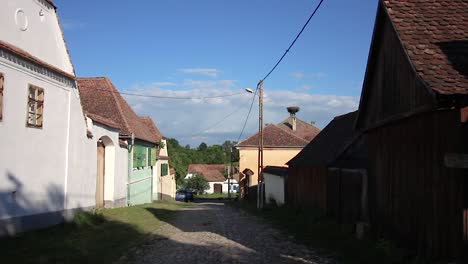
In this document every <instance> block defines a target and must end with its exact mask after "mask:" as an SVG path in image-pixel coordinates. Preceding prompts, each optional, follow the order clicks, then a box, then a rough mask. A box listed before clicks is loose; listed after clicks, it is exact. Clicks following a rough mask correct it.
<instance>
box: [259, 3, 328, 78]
mask: <svg viewBox="0 0 468 264" xmlns="http://www.w3.org/2000/svg"><path fill="white" fill-rule="evenodd" d="M322 2H323V0H320V2H319V4H318V5H317V7H316V8H315V10H314V12H312V14H311V15H310V16H309V19H307V22H306V23H305V24H304V26H303V27H302V29H301V31H299V33H298V34H297V36H296V38H295V39H294V40H293V42H292V43H291V45H289V48H288V49H287V50H286V51H285V52H284V53H283V56H281V58H280V59H279V60H278V62H277V63H276V64H275V66H273V68H272V69H271V70H270V71H269V72H268V74H267V75H265V77H263V79H262V81H264V80H265V79H266V78H268V76H270V74H271V73H272V72H273V71H274V70H275V69H276V67H278V65H279V64H280V63H281V61H282V60H283V59H284V57H285V56H286V54H288V52H289V51H290V50H291V48H292V47H293V46H294V44H295V43H296V41H297V39H298V38H299V37H300V36H301V34H302V32H303V31H304V29H305V28H306V27H307V25H308V24H309V22H310V20H311V19H312V17H314V15H315V13H316V12H317V10H318V9H319V8H320V6H321V5H322Z"/></svg>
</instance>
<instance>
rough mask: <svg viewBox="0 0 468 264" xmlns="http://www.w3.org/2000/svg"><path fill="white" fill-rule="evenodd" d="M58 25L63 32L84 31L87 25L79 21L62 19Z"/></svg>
mask: <svg viewBox="0 0 468 264" xmlns="http://www.w3.org/2000/svg"><path fill="white" fill-rule="evenodd" d="M60 25H61V26H62V28H63V30H74V29H84V28H85V27H86V25H87V24H86V23H85V22H81V21H76V20H71V19H63V20H62V21H61V23H60Z"/></svg>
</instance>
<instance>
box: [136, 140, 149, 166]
mask: <svg viewBox="0 0 468 264" xmlns="http://www.w3.org/2000/svg"><path fill="white" fill-rule="evenodd" d="M147 155H148V153H147V148H146V147H144V146H139V145H135V146H134V147H133V168H140V167H141V168H142V167H146V166H147V165H148V164H147V160H148V159H147V158H148V156H147Z"/></svg>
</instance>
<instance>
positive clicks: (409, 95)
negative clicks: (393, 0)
mask: <svg viewBox="0 0 468 264" xmlns="http://www.w3.org/2000/svg"><path fill="white" fill-rule="evenodd" d="M434 104H435V101H434V99H433V97H432V96H431V93H430V92H429V90H428V89H427V88H425V87H424V85H423V83H422V81H421V80H420V79H419V78H418V77H417V75H416V73H415V72H414V71H413V69H412V66H411V64H410V62H409V59H408V58H407V56H406V54H405V52H404V50H403V47H402V45H401V43H400V41H399V39H398V36H397V34H396V32H395V30H394V29H393V27H392V24H391V22H390V20H389V18H388V17H387V16H385V15H384V12H383V11H382V7H379V12H378V16H377V22H376V29H375V32H374V39H373V43H372V47H371V52H370V56H369V61H368V65H367V71H366V76H365V80H364V86H363V94H362V97H361V105H360V107H359V111H360V114H359V119H358V127H359V128H364V129H366V128H372V127H376V126H377V125H378V124H381V123H384V122H386V121H387V120H390V119H394V118H396V117H398V116H401V115H406V114H408V113H413V112H418V111H421V110H422V109H424V108H428V107H431V106H433V105H434Z"/></svg>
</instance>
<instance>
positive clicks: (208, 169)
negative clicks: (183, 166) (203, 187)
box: [187, 164, 226, 182]
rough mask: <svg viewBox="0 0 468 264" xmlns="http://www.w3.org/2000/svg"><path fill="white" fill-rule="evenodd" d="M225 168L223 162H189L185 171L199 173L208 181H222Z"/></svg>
mask: <svg viewBox="0 0 468 264" xmlns="http://www.w3.org/2000/svg"><path fill="white" fill-rule="evenodd" d="M225 170H226V166H225V165H224V164H190V165H189V167H188V170H187V173H199V174H200V175H202V176H203V177H204V178H205V179H206V180H207V181H209V182H223V181H225V180H226V178H225V177H224V176H223V172H224V171H225Z"/></svg>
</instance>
